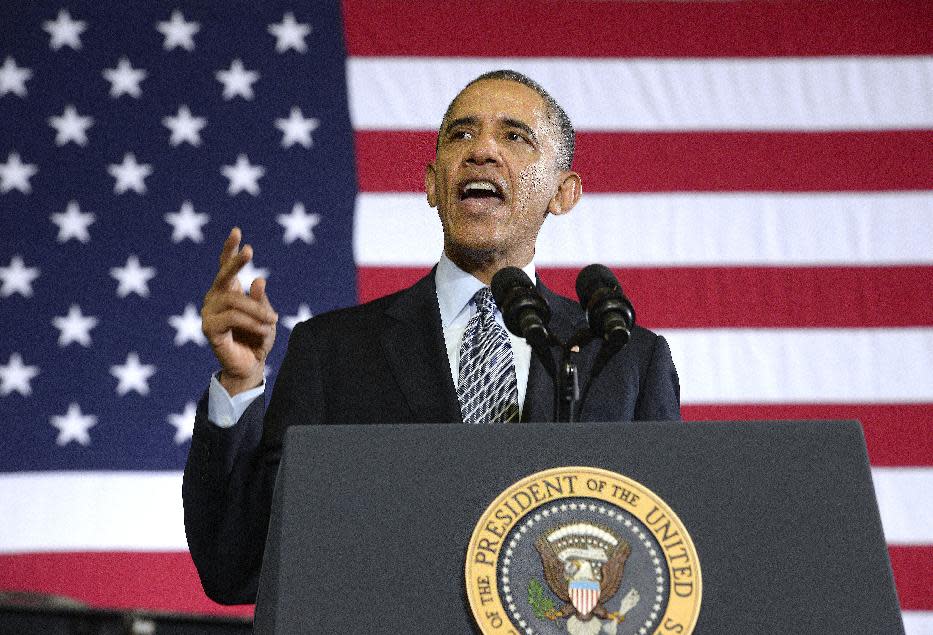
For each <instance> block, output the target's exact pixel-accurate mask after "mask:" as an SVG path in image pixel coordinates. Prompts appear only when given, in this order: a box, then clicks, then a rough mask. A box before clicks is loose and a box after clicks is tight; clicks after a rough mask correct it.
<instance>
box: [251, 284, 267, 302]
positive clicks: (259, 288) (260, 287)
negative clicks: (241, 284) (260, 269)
mask: <svg viewBox="0 0 933 635" xmlns="http://www.w3.org/2000/svg"><path fill="white" fill-rule="evenodd" d="M265 294H266V279H265V278H256V279H255V280H253V283H252V284H251V285H250V286H249V295H250V297H251V298H253V299H254V300H259V301H261V300H262V298H263V296H264V295H265Z"/></svg>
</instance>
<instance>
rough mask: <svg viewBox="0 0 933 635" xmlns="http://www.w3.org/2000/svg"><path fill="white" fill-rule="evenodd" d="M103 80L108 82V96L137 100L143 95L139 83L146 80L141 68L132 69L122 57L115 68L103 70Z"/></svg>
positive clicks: (144, 72)
mask: <svg viewBox="0 0 933 635" xmlns="http://www.w3.org/2000/svg"><path fill="white" fill-rule="evenodd" d="M103 75H104V79H106V80H107V81H108V82H110V96H111V97H119V96H120V95H129V96H130V97H136V98H138V97H139V96H140V95H142V94H143V91H142V89H141V88H140V87H139V83H140V82H141V81H143V80H144V79H146V75H147V73H146V71H145V69H142V68H133V67H132V66H131V65H130V61H129V60H128V59H127V58H126V56H125V55H124V56H123V57H121V58H120V61H119V62H118V63H117V67H116V68H106V69H104V73H103Z"/></svg>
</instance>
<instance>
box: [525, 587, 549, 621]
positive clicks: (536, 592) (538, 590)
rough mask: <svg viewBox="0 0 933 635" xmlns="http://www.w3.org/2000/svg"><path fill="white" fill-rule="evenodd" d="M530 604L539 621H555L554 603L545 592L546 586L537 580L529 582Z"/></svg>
mask: <svg viewBox="0 0 933 635" xmlns="http://www.w3.org/2000/svg"><path fill="white" fill-rule="evenodd" d="M528 604H530V605H531V610H532V612H533V613H534V614H535V617H537V618H538V619H541V620H543V619H550V620H552V619H554V618H553V617H551V616H552V615H553V614H554V612H555V609H554V602H553V601H552V600H551V598H549V597H548V596H547V595H546V594H545V592H544V586H542V584H541V583H540V582H538V581H537V580H536V579H535V578H532V579H531V580H530V581H529V582H528Z"/></svg>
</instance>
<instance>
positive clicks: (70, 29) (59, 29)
mask: <svg viewBox="0 0 933 635" xmlns="http://www.w3.org/2000/svg"><path fill="white" fill-rule="evenodd" d="M85 29H87V22H85V21H84V20H72V19H71V14H70V13H68V9H62V10H61V11H59V12H58V17H57V18H55V19H54V20H46V21H45V22H43V23H42V30H44V31H46V32H47V33H48V34H49V35H50V36H52V37H51V39H50V41H49V46H50V47H52V49H53V50H56V51H57V50H58V49H60V48H61V47H63V46H70V47H71V48H72V49H74V50H76V51H77V50H78V49H80V48H81V34H82V33H84V30H85Z"/></svg>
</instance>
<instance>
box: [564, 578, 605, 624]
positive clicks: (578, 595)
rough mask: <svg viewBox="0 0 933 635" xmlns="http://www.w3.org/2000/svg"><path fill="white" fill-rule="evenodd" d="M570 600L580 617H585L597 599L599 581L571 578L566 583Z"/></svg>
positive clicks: (594, 605)
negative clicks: (568, 582)
mask: <svg viewBox="0 0 933 635" xmlns="http://www.w3.org/2000/svg"><path fill="white" fill-rule="evenodd" d="M567 590H568V591H569V592H570V601H571V602H572V603H573V607H574V608H575V609H577V612H579V613H580V616H581V617H586V616H587V615H589V614H590V611H592V610H593V609H594V608H595V607H596V602H597V601H598V600H599V582H597V581H596V580H571V581H570V584H568V585H567Z"/></svg>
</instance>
